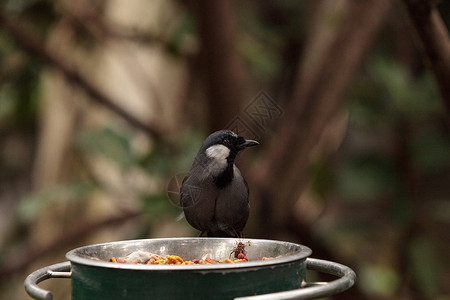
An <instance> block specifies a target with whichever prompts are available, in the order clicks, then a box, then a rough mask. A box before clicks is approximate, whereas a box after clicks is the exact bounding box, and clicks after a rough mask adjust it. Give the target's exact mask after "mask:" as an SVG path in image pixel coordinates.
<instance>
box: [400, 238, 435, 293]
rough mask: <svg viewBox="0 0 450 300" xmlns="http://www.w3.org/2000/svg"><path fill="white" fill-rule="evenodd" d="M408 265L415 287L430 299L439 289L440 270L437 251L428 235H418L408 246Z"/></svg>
mask: <svg viewBox="0 0 450 300" xmlns="http://www.w3.org/2000/svg"><path fill="white" fill-rule="evenodd" d="M408 254H409V266H410V268H411V274H412V275H413V277H414V279H415V285H416V286H417V288H418V289H419V290H420V291H422V292H423V293H425V295H427V296H428V297H429V298H430V299H431V298H434V297H435V296H436V295H437V294H438V291H439V286H440V280H439V278H441V274H442V270H441V268H440V262H439V261H438V258H437V255H436V254H437V253H436V251H435V249H434V247H433V245H432V242H431V240H430V239H429V238H428V237H419V238H417V239H415V240H413V242H412V243H411V245H410V246H409V253H408Z"/></svg>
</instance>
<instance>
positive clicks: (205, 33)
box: [194, 0, 244, 131]
mask: <svg viewBox="0 0 450 300" xmlns="http://www.w3.org/2000/svg"><path fill="white" fill-rule="evenodd" d="M194 9H195V12H196V14H197V19H198V22H199V24H198V30H199V36H200V42H201V47H202V48H201V59H202V62H203V66H204V71H205V82H206V85H207V87H206V88H207V97H208V99H207V103H208V115H207V118H208V119H207V121H208V129H209V130H210V131H215V130H219V129H223V128H224V127H225V126H227V125H228V123H229V122H230V121H231V120H232V119H233V118H234V117H235V116H237V115H238V114H239V112H240V111H241V105H242V103H243V87H244V86H243V69H242V65H241V60H240V57H239V53H238V51H237V47H236V35H237V34H236V20H235V19H236V17H235V11H234V8H233V2H232V1H228V0H216V1H208V0H198V1H194Z"/></svg>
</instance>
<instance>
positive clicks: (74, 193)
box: [17, 181, 97, 223]
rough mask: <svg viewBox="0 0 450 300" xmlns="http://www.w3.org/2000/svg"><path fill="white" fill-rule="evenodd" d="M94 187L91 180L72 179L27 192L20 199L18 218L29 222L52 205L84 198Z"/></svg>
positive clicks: (65, 203) (62, 204) (60, 204)
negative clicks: (41, 189)
mask: <svg viewBox="0 0 450 300" xmlns="http://www.w3.org/2000/svg"><path fill="white" fill-rule="evenodd" d="M96 188H97V186H96V185H95V184H94V183H93V182H91V181H74V182H69V183H66V184H60V185H56V186H53V187H51V188H48V189H46V190H43V191H41V192H38V193H33V194H29V195H27V196H25V197H24V198H23V199H22V200H21V201H20V205H19V207H18V209H17V214H18V218H19V220H20V221H21V222H24V223H30V222H32V221H33V220H35V219H36V218H38V217H39V215H40V214H42V212H44V211H45V210H47V209H48V208H50V207H52V206H55V205H59V206H64V205H67V204H69V203H71V202H77V201H81V200H83V199H86V197H87V196H88V195H89V194H91V193H92V192H93V191H94V190H95V189H96Z"/></svg>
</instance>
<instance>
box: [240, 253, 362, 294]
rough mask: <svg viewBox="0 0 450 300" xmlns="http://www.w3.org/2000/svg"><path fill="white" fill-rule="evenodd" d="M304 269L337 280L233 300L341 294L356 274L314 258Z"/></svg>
mask: <svg viewBox="0 0 450 300" xmlns="http://www.w3.org/2000/svg"><path fill="white" fill-rule="evenodd" d="M306 268H307V269H308V270H314V271H319V272H323V273H327V274H331V275H335V276H339V277H340V278H339V279H336V280H333V281H330V282H309V283H304V284H302V287H303V288H301V289H296V290H291V291H285V292H278V293H271V294H264V295H257V296H250V297H239V298H235V300H269V299H271V300H273V299H277V300H287V299H290V300H291V299H302V300H305V299H317V298H320V297H326V296H331V295H335V294H338V293H340V292H343V291H345V290H347V289H349V288H350V287H352V286H353V285H354V284H355V281H356V274H355V272H353V270H352V269H350V268H349V267H347V266H344V265H341V264H338V263H335V262H331V261H327V260H322V259H316V258H307V259H306Z"/></svg>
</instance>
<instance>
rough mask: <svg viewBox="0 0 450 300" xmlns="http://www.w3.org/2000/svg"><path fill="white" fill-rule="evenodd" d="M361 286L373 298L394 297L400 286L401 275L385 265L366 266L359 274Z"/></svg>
mask: <svg viewBox="0 0 450 300" xmlns="http://www.w3.org/2000/svg"><path fill="white" fill-rule="evenodd" d="M358 284H359V286H360V287H361V289H362V290H363V291H364V292H365V293H366V294H367V295H369V296H371V298H372V297H392V296H393V295H394V294H395V292H396V291H397V289H398V288H399V285H400V277H399V275H398V274H397V273H396V272H395V271H394V270H393V269H392V268H390V267H388V266H384V265H370V264H367V265H365V266H364V267H363V268H362V270H361V271H360V272H359V283H358Z"/></svg>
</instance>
